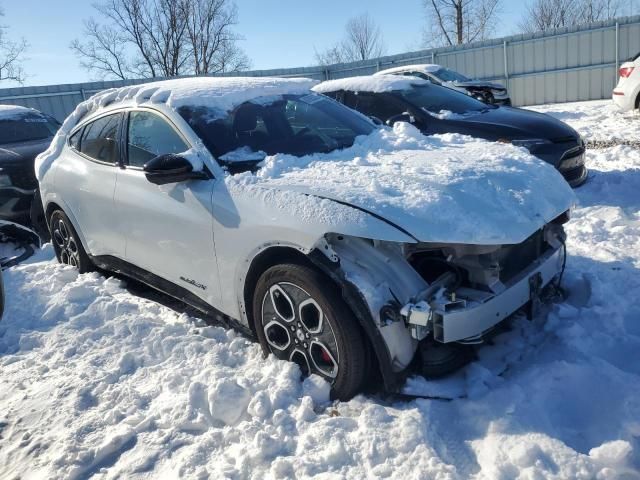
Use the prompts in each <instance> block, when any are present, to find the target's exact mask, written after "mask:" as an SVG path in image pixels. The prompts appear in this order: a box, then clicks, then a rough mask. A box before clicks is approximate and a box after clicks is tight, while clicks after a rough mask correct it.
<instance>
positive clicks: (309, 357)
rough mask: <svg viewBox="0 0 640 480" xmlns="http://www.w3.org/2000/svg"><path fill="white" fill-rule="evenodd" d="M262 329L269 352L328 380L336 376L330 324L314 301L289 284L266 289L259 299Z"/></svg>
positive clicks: (336, 353)
mask: <svg viewBox="0 0 640 480" xmlns="http://www.w3.org/2000/svg"><path fill="white" fill-rule="evenodd" d="M262 328H263V330H264V335H265V338H266V341H267V344H268V345H269V349H270V350H271V352H272V353H273V354H274V355H275V356H276V357H277V358H280V359H282V360H289V361H292V362H295V363H297V364H298V365H299V366H300V369H301V370H302V372H303V374H305V375H309V374H311V373H315V374H318V375H320V376H322V377H324V378H326V379H327V380H328V381H333V380H334V379H335V378H336V376H337V375H338V363H339V361H340V356H339V355H340V354H339V351H338V342H337V340H336V336H335V334H334V332H333V328H332V327H331V324H330V323H329V321H328V320H327V318H326V317H325V314H324V312H323V310H322V308H321V307H320V305H319V304H318V302H317V301H316V300H315V299H314V298H312V297H311V295H309V294H308V293H307V292H306V291H305V290H303V289H302V288H300V287H299V286H297V285H294V284H293V283H288V282H280V283H275V284H273V285H271V286H270V288H269V289H268V290H267V292H266V294H265V296H264V298H263V300H262Z"/></svg>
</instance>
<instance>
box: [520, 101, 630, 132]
mask: <svg viewBox="0 0 640 480" xmlns="http://www.w3.org/2000/svg"><path fill="white" fill-rule="evenodd" d="M526 108H528V109H530V110H535V111H537V112H541V113H546V114H549V115H551V116H553V117H556V118H557V119H558V120H562V121H563V122H565V123H568V124H569V125H571V126H572V127H573V128H574V129H575V130H577V131H578V133H580V135H582V137H583V138H584V139H585V140H590V141H594V142H611V141H614V140H623V141H636V142H638V141H640V114H638V112H637V111H636V112H621V111H620V110H619V109H618V107H616V105H615V104H614V103H613V102H612V101H611V100H597V101H593V102H580V103H559V104H555V105H538V106H534V107H526Z"/></svg>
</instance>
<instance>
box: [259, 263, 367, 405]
mask: <svg viewBox="0 0 640 480" xmlns="http://www.w3.org/2000/svg"><path fill="white" fill-rule="evenodd" d="M253 317H254V323H255V327H256V332H257V334H258V339H259V340H260V344H261V345H262V348H263V350H264V351H265V352H266V353H273V354H274V355H275V356H276V357H277V358H279V359H282V360H287V361H292V362H295V363H297V364H298V365H299V366H300V369H301V370H302V373H303V374H304V375H310V374H312V373H315V374H317V375H320V376H321V377H323V378H324V379H325V380H327V381H328V382H329V383H330V384H331V397H332V398H337V399H340V400H348V399H350V398H351V397H353V396H354V395H355V394H356V393H358V391H359V390H360V388H361V387H362V384H363V381H364V378H365V375H366V372H367V368H366V365H365V363H366V349H365V340H364V338H363V334H362V331H361V329H360V328H359V326H358V324H357V321H356V319H355V317H354V315H353V313H352V312H351V310H350V309H349V308H348V307H347V305H346V304H345V303H344V301H343V300H342V298H341V296H340V295H339V293H338V291H337V289H336V288H334V286H333V284H331V281H330V280H328V279H327V278H326V277H325V276H324V275H323V274H322V273H320V272H318V271H317V270H314V269H312V268H309V267H306V266H302V265H295V264H284V265H276V266H274V267H271V268H269V269H268V270H267V271H266V272H264V273H263V274H262V276H261V277H260V279H259V280H258V284H257V286H256V290H255V293H254V298H253Z"/></svg>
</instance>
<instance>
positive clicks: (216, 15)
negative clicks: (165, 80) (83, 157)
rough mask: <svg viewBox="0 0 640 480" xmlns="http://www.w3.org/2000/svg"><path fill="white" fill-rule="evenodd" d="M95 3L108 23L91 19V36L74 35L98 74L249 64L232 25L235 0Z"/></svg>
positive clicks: (165, 73) (169, 73) (184, 71)
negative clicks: (78, 38)
mask: <svg viewBox="0 0 640 480" xmlns="http://www.w3.org/2000/svg"><path fill="white" fill-rule="evenodd" d="M95 8H96V10H97V11H98V12H99V13H100V14H101V17H103V18H104V19H105V20H106V24H101V23H98V22H97V21H96V20H94V19H89V20H88V21H86V22H85V36H86V37H87V39H88V40H86V41H85V42H84V43H83V42H80V41H79V40H74V41H73V42H72V43H71V49H72V50H73V51H74V52H75V53H76V55H77V56H78V58H79V59H80V61H81V65H82V66H83V67H85V68H86V69H88V70H89V71H92V72H94V73H96V74H97V75H100V76H108V77H115V78H121V79H125V78H130V77H146V78H152V77H160V76H162V77H174V76H179V75H189V74H198V75H200V74H210V73H220V72H225V71H235V70H241V69H246V68H248V66H249V60H248V58H247V56H246V55H245V54H244V52H243V51H242V50H241V49H240V47H239V46H238V45H237V43H238V41H239V40H240V37H239V36H238V35H236V34H235V33H234V32H233V30H232V29H233V27H234V26H235V25H236V23H237V8H236V6H235V4H234V3H233V2H232V0H105V1H103V3H101V4H97V5H95Z"/></svg>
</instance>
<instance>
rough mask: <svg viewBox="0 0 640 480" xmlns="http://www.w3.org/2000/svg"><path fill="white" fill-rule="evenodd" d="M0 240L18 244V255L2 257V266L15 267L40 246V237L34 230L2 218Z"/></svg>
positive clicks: (0, 221) (3, 267) (0, 265)
mask: <svg viewBox="0 0 640 480" xmlns="http://www.w3.org/2000/svg"><path fill="white" fill-rule="evenodd" d="M0 242H2V243H5V242H6V243H12V244H15V246H16V255H14V256H11V257H8V258H0V267H1V268H2V270H4V269H5V268H9V267H13V266H14V265H17V264H18V263H20V262H22V261H24V260H26V259H27V258H29V257H30V256H31V255H33V254H34V252H35V250H36V248H39V247H40V237H38V234H37V233H36V232H34V231H33V230H30V229H28V228H26V227H23V226H22V225H18V224H16V223H12V222H6V221H3V220H0Z"/></svg>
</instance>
